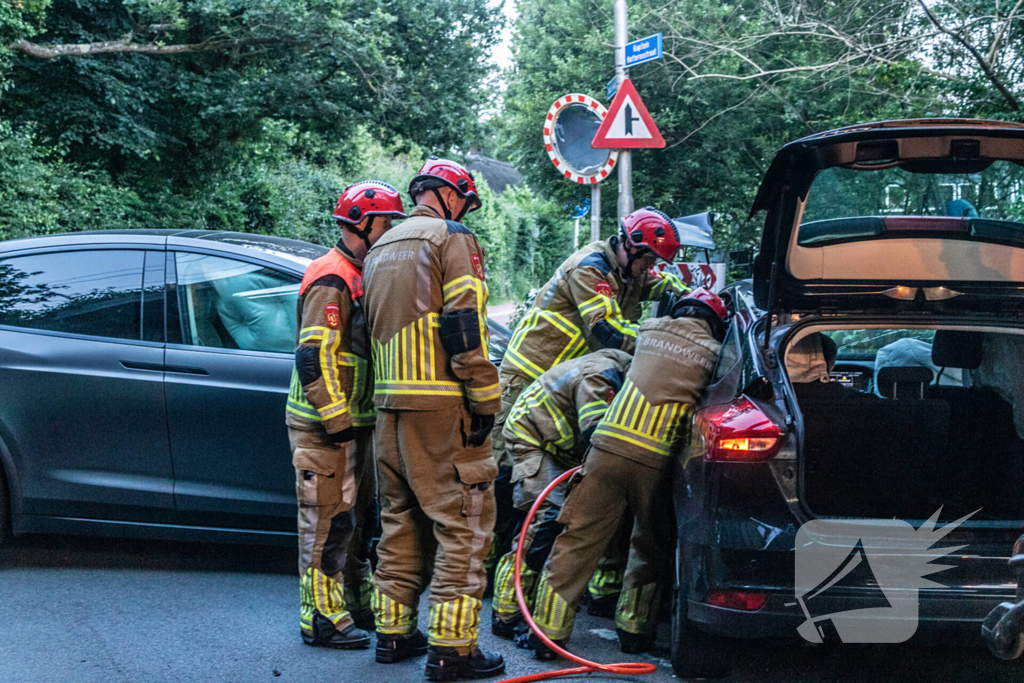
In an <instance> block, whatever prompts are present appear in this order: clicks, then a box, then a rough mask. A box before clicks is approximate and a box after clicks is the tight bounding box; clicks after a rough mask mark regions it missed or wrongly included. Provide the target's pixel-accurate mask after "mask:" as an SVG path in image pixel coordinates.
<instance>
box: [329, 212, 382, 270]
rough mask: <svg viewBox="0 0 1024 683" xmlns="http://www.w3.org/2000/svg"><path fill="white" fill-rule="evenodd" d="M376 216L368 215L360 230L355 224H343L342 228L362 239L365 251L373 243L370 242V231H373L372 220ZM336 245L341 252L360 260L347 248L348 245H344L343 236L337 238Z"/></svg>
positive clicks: (368, 249)
mask: <svg viewBox="0 0 1024 683" xmlns="http://www.w3.org/2000/svg"><path fill="white" fill-rule="evenodd" d="M376 218H377V217H376V216H370V217H369V219H367V221H366V227H365V228H363V229H362V230H360V229H359V228H357V227H356V226H354V225H350V224H348V223H346V224H345V225H344V227H343V228H342V230H348V231H349V232H351V233H352V234H353V235H355V236H356V237H358V238H359V239H361V240H363V244H365V245H366V251H370V247H372V246H373V243H371V242H370V233H371V232H373V221H374V220H376ZM337 247H338V249H340V250H341V251H342V252H343V253H345V254H347V255H348V256H350V257H352V258H353V259H356V260H360V259H359V257H357V256H356V255H355V254H353V253H352V250H351V249H349V248H348V247H346V246H345V240H344V238H340V239H338V244H337Z"/></svg>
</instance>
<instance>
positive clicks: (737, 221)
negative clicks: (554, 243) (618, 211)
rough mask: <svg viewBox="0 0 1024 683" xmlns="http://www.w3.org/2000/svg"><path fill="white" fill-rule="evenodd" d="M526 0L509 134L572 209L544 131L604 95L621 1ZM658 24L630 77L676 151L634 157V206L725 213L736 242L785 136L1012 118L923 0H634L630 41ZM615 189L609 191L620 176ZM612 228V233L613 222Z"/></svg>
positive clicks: (548, 188)
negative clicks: (561, 106)
mask: <svg viewBox="0 0 1024 683" xmlns="http://www.w3.org/2000/svg"><path fill="white" fill-rule="evenodd" d="M978 1H979V2H980V0H978ZM993 2H994V0H993ZM933 7H934V9H935V11H936V15H937V16H938V17H940V18H943V20H946V21H948V20H949V17H950V16H952V15H953V14H954V13H955V12H954V10H953V9H952V8H953V5H952V4H937V5H934V6H933ZM519 8H520V14H519V18H518V21H517V25H516V32H515V36H514V40H513V50H514V54H515V58H516V64H515V67H514V68H513V69H512V70H511V71H510V72H509V74H508V80H509V86H508V92H507V94H506V103H507V104H506V111H505V113H504V116H503V118H502V120H501V128H500V140H501V143H502V145H503V149H504V150H505V152H506V153H507V154H508V155H509V156H510V157H512V158H513V160H514V161H515V162H516V164H517V166H518V167H519V168H520V169H521V170H522V171H523V172H524V173H525V175H526V177H527V181H528V182H529V183H530V185H531V186H533V187H537V188H541V189H542V190H543V191H544V192H545V193H547V194H549V195H551V196H553V197H556V198H557V199H558V201H559V202H560V203H562V204H565V205H572V204H574V203H575V202H576V201H578V199H581V198H582V197H580V196H579V195H580V189H579V188H577V187H575V186H574V185H573V184H571V183H567V182H565V181H564V179H563V178H561V177H560V176H559V175H558V174H557V172H556V171H555V170H554V169H553V167H552V166H551V163H550V162H549V161H548V159H547V155H546V154H545V152H544V150H543V148H542V146H541V144H540V141H539V138H540V128H541V123H542V121H543V120H544V113H545V112H546V110H547V108H548V107H549V106H550V105H551V103H552V102H553V101H554V100H555V99H556V98H557V97H558V96H560V95H564V94H566V93H567V92H585V93H590V94H600V93H603V91H604V85H605V82H606V81H607V80H608V79H609V78H610V77H611V76H612V75H613V50H612V48H613V45H614V41H613V30H612V9H613V0H567V2H564V3H557V4H556V3H546V2H543V1H542V0H521V2H520V4H519ZM960 9H961V10H962V11H964V14H963V15H962V16H969V17H975V16H989V15H991V17H994V16H996V13H995V12H994V11H991V12H990V11H987V10H986V11H981V10H980V9H977V8H976V9H969V10H963V8H962V7H961V8H960ZM990 9H991V8H990ZM1016 11H1017V12H1018V13H1019V11H1020V10H1016ZM1011 15H1014V10H1009V11H1003V12H1002V13H999V17H1000V19H999V20H998V21H996V20H995V19H991V20H990V22H989V26H990V30H991V31H992V32H993V35H995V34H997V33H999V32H1000V31H1002V32H1003V38H1001V39H1000V41H993V42H992V44H993V45H995V46H996V47H997V48H998V45H997V44H996V43H998V44H1003V43H1002V41H1006V40H1007V38H1008V37H1010V36H1011V35H1013V36H1016V35H1017V32H1018V31H1019V30H1020V21H1019V20H1018V18H1017V17H1016V15H1014V18H1012V19H1011V18H1010V17H1011ZM962 23H963V22H962V21H959V22H958V23H956V24H955V26H957V27H958V28H957V29H954V32H955V31H956V30H959V27H960V26H961V24H962ZM974 25H975V24H973V23H972V24H971V26H974ZM979 25H980V24H979ZM1004 26H1005V27H1006V28H1005V30H1004V29H1002V28H1000V27H1004ZM979 30H980V29H979ZM659 31H661V32H663V33H664V34H665V47H666V58H665V59H664V60H663V61H660V62H653V63H649V64H646V65H642V66H640V67H637V68H634V69H632V71H631V74H630V75H631V78H632V79H633V81H634V83H635V85H636V86H637V88H638V91H639V92H640V94H641V96H642V97H643V98H644V102H645V103H646V105H647V107H648V109H649V110H650V112H651V114H652V116H653V117H654V120H655V122H656V123H657V124H658V127H659V129H660V130H661V132H662V134H663V136H664V137H665V139H666V142H667V146H666V148H665V149H663V150H644V151H640V152H638V153H635V154H634V155H633V165H634V194H635V204H636V206H644V205H653V206H656V207H658V208H661V209H662V210H664V211H666V212H668V213H670V214H671V215H673V216H682V215H686V214H690V213H696V212H699V211H706V210H714V211H716V212H719V213H720V214H721V216H720V220H719V223H718V224H717V226H716V232H717V239H718V243H719V245H720V246H722V247H725V248H730V247H736V248H738V247H742V246H746V245H750V244H754V243H755V242H756V240H757V238H758V236H759V226H758V225H757V223H756V222H755V221H748V220H747V213H748V211H749V207H750V204H751V201H752V199H753V196H754V193H755V192H756V189H757V186H758V184H759V182H760V179H761V177H762V175H763V174H764V171H765V170H766V168H767V165H768V163H769V162H770V161H771V158H772V156H773V155H774V153H775V151H776V150H777V149H778V148H779V147H780V146H781V145H782V144H784V143H786V142H788V141H789V140H793V139H796V138H799V137H803V136H805V135H808V134H811V133H816V132H819V131H822V130H827V129H829V128H834V127H837V126H841V125H847V124H852V123H858V122H864V121H870V120H878V119H887V118H912V117H916V116H936V115H950V114H960V113H963V114H968V115H975V114H985V115H996V116H1006V115H1011V114H1012V113H1013V112H1012V107H1009V106H1008V104H1009V102H1008V101H1007V100H1003V101H1002V102H1000V100H999V98H998V93H997V91H996V90H994V89H993V88H992V84H991V83H990V82H987V81H984V79H979V78H978V74H979V73H981V72H980V71H978V69H976V68H974V67H972V66H971V59H972V58H971V56H970V54H969V53H967V52H965V51H964V50H963V49H962V48H956V47H955V45H954V44H953V41H952V39H949V40H947V39H946V37H945V36H944V35H943V34H942V33H941V31H939V29H937V28H936V27H934V26H932V25H930V22H929V20H928V17H927V16H926V15H925V14H924V12H923V11H922V9H921V6H920V5H918V4H917V2H916V0H899V1H898V2H891V1H890V0H852V1H851V2H835V1H834V0H810V1H808V0H739V1H734V2H729V3H722V2H719V1H718V0H685V1H684V2H676V3H665V2H657V3H656V2H654V0H639V1H637V2H632V3H631V4H630V34H631V36H633V37H636V36H643V35H648V34H651V33H655V32H659ZM972 35H973V34H972ZM1016 44H1017V45H1019V44H1020V40H1019V39H1018V40H1017V43H1016ZM997 52H999V53H1000V54H1003V55H1004V57H1003V58H1002V59H1004V60H1005V61H1004V62H999V63H1000V64H1002V65H1003V66H1001V67H1000V69H1002V71H1000V72H999V73H1000V74H1001V75H1002V77H1003V78H1004V80H1005V81H1006V82H1007V83H1009V84H1013V83H1014V78H1017V79H1019V78H1020V74H1021V69H1020V68H1019V66H1016V64H1017V62H1016V60H1017V59H1018V55H1017V53H1016V52H1015V48H1014V47H1012V39H1011V46H1008V47H1004V48H998V49H997ZM997 61H998V60H997ZM1010 74H1015V76H1014V77H1011V76H1010ZM1008 87H1017V86H1016V85H1010V86H1008ZM994 92H996V93H997V94H996V95H995V96H994V95H993V94H992V93H994ZM604 186H605V193H606V194H605V196H606V197H607V196H608V195H611V196H612V197H614V192H615V183H614V181H613V180H612V179H609V180H607V181H605V183H604ZM609 190H611V192H609ZM604 205H605V207H606V208H605V211H604V214H605V216H606V217H607V216H608V215H609V214H612V215H614V211H615V209H614V206H615V205H614V200H613V201H607V200H606V201H605V202H604ZM604 222H605V227H604V232H605V234H607V233H608V232H609V231H610V230H613V229H614V223H611V224H609V221H608V220H607V218H606V220H605V221H604Z"/></svg>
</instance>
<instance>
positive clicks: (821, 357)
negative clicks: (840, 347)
mask: <svg viewBox="0 0 1024 683" xmlns="http://www.w3.org/2000/svg"><path fill="white" fill-rule="evenodd" d="M826 341H829V342H831V341H832V340H831V339H829V338H828V337H826V336H825V335H824V334H822V333H821V332H814V333H812V334H809V335H807V336H806V337H804V338H803V339H801V340H800V341H798V342H797V343H796V344H793V345H792V346H791V347H789V350H788V351H787V352H786V372H787V373H789V381H791V382H793V383H794V384H806V383H808V382H827V381H828V373H829V371H830V370H831V369H832V363H834V362H835V357H836V356H835V351H834V349H835V342H832V347H831V348H832V349H833V352H832V359H831V360H832V363H830V362H829V357H828V353H827V352H826V350H825V342H826Z"/></svg>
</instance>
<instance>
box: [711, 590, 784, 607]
mask: <svg viewBox="0 0 1024 683" xmlns="http://www.w3.org/2000/svg"><path fill="white" fill-rule="evenodd" d="M703 602H704V604H706V605H713V606H715V607H725V608H726V609H738V610H743V611H744V612H756V611H757V610H759V609H761V608H762V607H764V603H766V602H768V596H767V595H766V594H764V593H748V592H746V591H722V590H718V591H709V592H708V594H707V595H705V596H704V600H703Z"/></svg>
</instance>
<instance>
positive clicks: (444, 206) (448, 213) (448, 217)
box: [430, 187, 458, 221]
mask: <svg viewBox="0 0 1024 683" xmlns="http://www.w3.org/2000/svg"><path fill="white" fill-rule="evenodd" d="M430 191H431V192H433V193H434V196H435V197H437V203H438V204H440V205H441V210H442V211H444V218H445V220H448V221H450V220H452V210H451V209H449V208H448V203H447V202H445V200H443V199H441V191H440V190H439V189H438V188H436V187H432V188H431V189H430ZM456 220H458V219H456Z"/></svg>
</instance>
